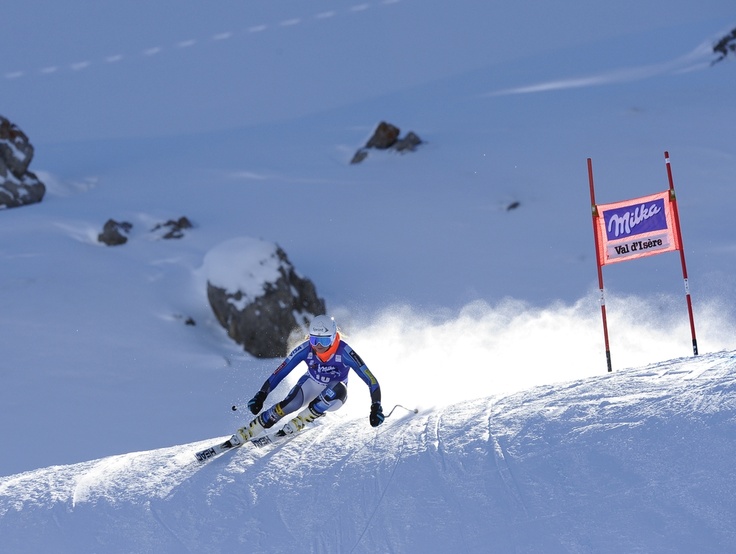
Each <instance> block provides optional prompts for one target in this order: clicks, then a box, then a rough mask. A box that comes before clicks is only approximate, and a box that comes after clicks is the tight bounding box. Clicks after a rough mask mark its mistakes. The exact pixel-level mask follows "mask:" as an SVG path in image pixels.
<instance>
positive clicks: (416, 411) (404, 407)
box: [385, 404, 419, 417]
mask: <svg viewBox="0 0 736 554" xmlns="http://www.w3.org/2000/svg"><path fill="white" fill-rule="evenodd" d="M396 408H403V409H404V410H406V411H407V412H411V413H413V414H418V413H419V410H418V409H417V408H407V407H406V406H402V405H401V404H396V406H394V407H393V408H391V411H390V412H389V413H388V414H387V415H386V416H385V417H391V414H392V413H394V410H395V409H396Z"/></svg>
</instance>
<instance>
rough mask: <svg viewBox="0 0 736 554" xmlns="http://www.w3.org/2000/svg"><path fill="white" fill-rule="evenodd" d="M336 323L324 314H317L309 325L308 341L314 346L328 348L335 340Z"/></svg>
mask: <svg viewBox="0 0 736 554" xmlns="http://www.w3.org/2000/svg"><path fill="white" fill-rule="evenodd" d="M336 336H337V325H336V324H335V320H334V319H332V318H331V317H329V316H326V315H318V316H317V317H315V318H314V319H313V320H312V323H311V324H310V325H309V343H310V344H311V345H312V346H313V347H315V348H322V349H325V350H326V349H328V348H329V347H330V346H332V343H334V342H335V337H336Z"/></svg>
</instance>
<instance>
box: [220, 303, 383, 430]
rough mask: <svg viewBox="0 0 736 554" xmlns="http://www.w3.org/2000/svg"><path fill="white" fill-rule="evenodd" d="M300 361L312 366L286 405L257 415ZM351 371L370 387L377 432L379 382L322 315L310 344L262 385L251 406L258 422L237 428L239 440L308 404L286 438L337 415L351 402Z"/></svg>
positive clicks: (294, 353) (372, 419) (311, 328)
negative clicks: (349, 377)
mask: <svg viewBox="0 0 736 554" xmlns="http://www.w3.org/2000/svg"><path fill="white" fill-rule="evenodd" d="M301 362H305V363H306V364H307V371H306V373H304V375H302V376H301V377H300V378H299V381H297V383H296V385H294V387H292V389H291V390H290V391H289V393H288V394H287V395H286V397H285V398H284V399H283V400H281V402H278V403H277V404H274V405H273V406H271V407H270V408H268V409H267V410H265V411H264V412H263V413H261V414H260V415H258V413H259V412H260V411H261V409H262V408H263V402H264V401H265V400H266V397H267V396H268V394H269V393H270V392H271V391H272V390H273V389H274V388H276V386H277V385H278V384H279V383H280V382H281V381H282V380H283V379H284V377H286V376H287V375H288V374H289V373H291V371H292V370H293V369H294V368H295V367H296V366H298V365H299V364H300V363H301ZM351 368H352V369H353V371H355V373H357V374H358V376H359V377H360V378H361V379H362V380H363V381H364V382H365V384H366V385H368V388H369V390H370V394H371V413H370V418H369V419H370V423H371V425H372V426H373V427H378V426H379V425H380V424H381V423H383V420H384V415H383V408H382V407H381V387H380V386H379V384H378V381H377V380H376V378H375V377H374V376H373V374H372V373H371V372H370V370H369V369H368V367H367V366H366V365H365V363H364V362H363V360H362V359H361V358H360V356H358V354H357V353H356V352H355V350H353V349H352V348H351V347H350V346H349V345H348V343H346V342H345V341H343V340H342V339H341V338H340V333H339V332H338V330H337V325H336V324H335V320H334V319H333V318H331V317H328V316H326V315H319V316H316V317H315V318H314V319H313V320H312V322H311V324H310V326H309V340H306V341H304V342H303V343H302V344H300V345H299V346H297V347H296V348H295V349H294V350H293V351H292V352H291V353H290V354H289V355H288V356H287V357H286V359H284V361H283V362H282V363H281V365H279V367H277V368H276V371H274V372H273V374H271V376H270V377H269V378H268V379H267V380H266V381H265V382H264V383H263V386H262V387H261V390H259V391H258V392H257V393H256V394H255V396H254V397H253V398H251V399H250V400H249V401H248V408H249V409H250V411H251V412H252V413H253V415H258V417H256V418H255V419H253V420H252V421H251V422H250V423H249V424H248V425H246V426H245V427H242V428H240V429H238V431H237V433H236V434H235V435H234V438H235V439H237V438H240V439H242V440H243V441H247V440H250V439H252V438H254V437H256V436H257V435H259V434H260V433H262V432H263V431H264V430H266V429H270V428H271V427H273V426H274V425H275V424H276V423H277V422H278V421H279V420H281V418H283V417H284V416H286V415H288V414H290V413H292V412H295V411H296V410H298V409H299V408H301V407H302V406H304V404H305V403H306V402H308V404H307V406H306V408H304V409H303V410H302V411H301V412H299V414H298V415H297V416H296V417H295V418H293V419H292V420H291V421H289V423H287V424H286V425H284V427H283V428H282V429H281V431H280V433H281V434H291V433H296V432H297V431H300V430H301V429H303V428H304V426H305V425H306V424H308V423H311V422H312V421H314V420H315V419H317V418H318V417H321V416H323V415H324V414H325V412H327V411H334V410H338V409H339V408H340V407H342V405H343V404H344V403H345V401H346V400H347V397H348V389H347V384H348V373H349V371H350V369H351Z"/></svg>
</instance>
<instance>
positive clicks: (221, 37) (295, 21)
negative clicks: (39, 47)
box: [4, 0, 401, 80]
mask: <svg viewBox="0 0 736 554" xmlns="http://www.w3.org/2000/svg"><path fill="white" fill-rule="evenodd" d="M399 2H401V0H380V1H377V2H365V3H361V4H355V5H353V6H350V7H347V8H345V9H344V10H342V11H339V10H328V11H321V12H318V13H315V14H313V15H311V16H308V17H291V18H286V19H282V20H280V21H277V22H273V23H260V24H255V25H249V26H247V27H245V28H244V29H242V30H241V31H239V32H234V31H222V32H219V33H215V34H214V35H212V36H211V37H209V39H193V38H186V39H181V40H177V41H175V42H174V43H173V44H172V45H170V46H169V47H164V46H159V45H157V46H151V47H148V48H144V49H142V50H141V51H140V52H139V53H138V54H137V55H130V56H126V55H124V54H121V53H115V54H110V55H107V56H104V57H102V59H101V60H98V61H93V60H91V59H90V60H82V61H76V62H67V63H58V64H51V65H46V66H44V67H41V68H39V69H37V70H33V69H18V70H14V71H8V72H6V73H5V74H4V77H5V79H6V80H15V79H20V78H22V77H29V76H32V75H35V76H49V75H54V74H58V73H61V72H63V71H71V72H79V71H83V70H87V69H90V68H91V67H93V66H95V65H102V64H107V65H110V64H117V63H119V62H121V61H123V60H125V59H127V58H138V59H143V58H150V57H152V56H158V55H160V54H162V53H165V52H166V51H167V50H184V49H189V48H192V47H194V46H196V45H198V44H202V43H205V42H222V41H226V40H229V39H232V38H236V37H237V36H248V35H251V36H252V35H256V34H259V33H263V32H264V31H269V30H273V29H285V28H289V27H296V26H298V25H300V24H303V23H307V22H310V21H327V20H333V19H336V18H338V17H339V16H341V15H350V14H359V13H363V12H367V11H368V10H369V9H370V8H372V7H381V6H390V5H392V4H398V3H399Z"/></svg>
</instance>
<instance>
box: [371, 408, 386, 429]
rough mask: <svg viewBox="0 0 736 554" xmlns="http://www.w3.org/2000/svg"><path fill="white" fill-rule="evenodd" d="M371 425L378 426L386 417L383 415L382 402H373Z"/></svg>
mask: <svg viewBox="0 0 736 554" xmlns="http://www.w3.org/2000/svg"><path fill="white" fill-rule="evenodd" d="M369 419H370V420H371V426H373V427H378V426H379V425H380V424H381V423H383V420H384V419H386V417H385V416H384V415H383V408H382V407H381V403H380V402H374V403H373V404H371V416H370V418H369Z"/></svg>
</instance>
